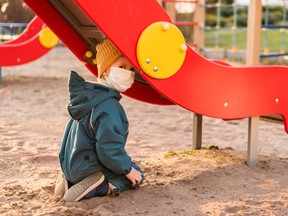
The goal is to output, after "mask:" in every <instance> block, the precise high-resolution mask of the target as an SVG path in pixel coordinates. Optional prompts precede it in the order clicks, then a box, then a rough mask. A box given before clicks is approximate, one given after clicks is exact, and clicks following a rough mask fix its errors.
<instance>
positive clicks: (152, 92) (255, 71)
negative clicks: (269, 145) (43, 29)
mask: <svg viewBox="0 0 288 216" xmlns="http://www.w3.org/2000/svg"><path fill="white" fill-rule="evenodd" d="M24 1H25V2H26V3H27V4H28V5H29V6H30V7H31V8H32V9H33V10H34V12H36V13H37V15H38V16H40V17H41V19H42V20H43V21H44V22H45V23H46V24H47V25H48V26H49V27H50V28H51V29H52V30H53V31H54V32H55V33H56V34H57V36H58V37H59V38H60V39H61V40H62V41H63V42H64V43H65V44H66V45H67V47H68V48H69V49H71V51H72V52H73V53H74V54H75V55H76V56H77V57H78V58H79V59H80V60H83V61H84V62H85V59H83V56H84V54H85V52H86V51H87V50H88V49H89V45H88V44H87V43H86V42H85V41H84V40H83V39H82V38H81V37H80V36H79V34H78V33H77V32H76V31H75V30H74V29H73V28H72V27H71V26H70V24H68V23H67V21H66V20H65V19H63V18H62V16H61V15H59V13H58V12H57V11H56V10H55V9H54V8H53V7H52V6H51V5H50V4H49V2H48V1H47V0H41V3H40V0H24ZM50 1H51V0H50ZM54 3H57V1H54ZM66 3H67V2H66ZM68 3H69V4H72V3H71V2H68ZM74 3H76V4H77V5H73V7H71V9H75V7H79V8H80V9H81V16H83V15H84V16H87V17H89V18H90V20H91V21H92V22H93V23H94V24H95V26H97V27H98V28H99V29H100V30H101V32H102V33H103V34H104V35H106V36H107V37H108V38H109V39H110V40H111V41H112V42H113V43H114V44H115V45H116V46H117V47H118V48H119V50H121V52H122V53H123V54H124V55H125V56H126V57H127V58H128V59H129V60H130V61H131V62H132V63H133V65H134V66H135V67H136V68H138V69H139V70H141V76H142V77H143V78H144V79H145V80H146V82H147V83H148V84H149V86H148V85H147V86H145V85H141V84H138V83H135V84H134V85H133V86H132V88H131V89H130V90H129V91H128V92H127V93H125V94H128V95H129V96H132V97H133V98H135V99H138V100H142V101H145V102H150V103H156V104H165V103H167V104H173V103H175V104H178V105H180V106H182V107H184V108H186V109H188V110H190V111H192V112H195V113H198V114H202V115H204V116H210V117H215V118H221V119H225V120H232V119H242V118H247V117H253V116H267V115H272V114H278V115H281V116H282V117H283V120H284V125H285V130H286V132H288V88H287V83H288V67H284V66H262V67H230V66H228V65H225V64H219V63H217V62H215V61H210V60H208V59H205V58H204V57H202V56H200V55H199V54H197V53H196V52H195V51H193V50H192V49H191V48H190V47H189V46H188V45H186V44H184V45H183V44H179V46H180V45H181V46H180V47H181V48H180V49H181V52H182V53H181V57H179V58H178V57H177V56H179V55H180V54H179V55H175V53H174V52H173V47H171V46H174V45H175V44H174V41H177V40H178V39H179V37H178V36H177V34H176V36H175V38H174V35H172V39H170V40H168V39H169V38H170V33H169V32H170V29H171V30H172V29H175V28H174V27H173V24H172V23H171V20H170V18H169V16H168V15H167V13H166V11H165V10H164V9H163V8H162V7H161V5H159V3H158V2H157V1H156V0H126V1H124V0H123V1H119V0H117V1H116V0H105V1H102V0H75V1H73V4H74ZM63 4H65V2H64V1H63ZM70 6H71V5H70ZM79 8H78V9H79ZM79 12H80V10H79ZM82 13H83V14H82ZM73 15H74V17H75V16H77V13H76V14H73ZM79 16H80V15H79ZM79 18H81V17H79ZM82 18H83V17H82ZM158 23H162V24H161V25H162V26H163V27H162V30H163V31H162V32H161V31H159V32H160V33H159V34H158V35H157V34H156V35H153V34H155V32H157V31H158V30H159V29H158V30H157V28H158V27H157V26H159V25H158ZM161 25H160V26H161ZM150 30H151V31H150ZM151 32H152V33H153V34H151ZM163 32H164V33H163ZM162 33H163V34H162ZM151 35H152V36H151ZM167 38H168V39H167ZM174 39H175V40H174ZM75 41H77V43H75ZM165 41H166V43H164V42H165ZM167 41H168V42H167ZM180 41H181V40H180ZM139 44H140V45H139ZM141 44H148V46H147V47H149V50H148V51H147V50H146V49H145V46H142V45H141ZM149 44H151V45H150V46H149ZM171 50H172V51H171ZM142 51H143V52H142ZM144 51H145V52H144ZM149 52H150V53H149ZM177 52H178V51H177ZM143 53H145V55H147V56H146V63H147V64H151V65H152V66H153V67H152V68H153V70H154V72H155V74H156V76H154V75H153V71H152V73H151V71H149V69H147V68H145V67H143V59H141V58H142V57H143V56H141V55H142V54H143ZM155 53H156V54H155ZM151 56H152V57H153V58H150V57H151ZM174 56H176V57H174ZM179 59H181V62H180V63H179V61H180V60H179ZM139 62H140V63H141V62H142V64H141V66H140V63H139ZM174 63H175V64H176V63H177V65H179V68H177V70H176V71H174V72H173V74H172V75H171V76H170V75H169V76H167V77H163V76H162V77H160V78H159V77H158V78H157V73H158V72H160V71H161V67H165V68H169V67H171V68H172V67H174V66H175V65H174ZM166 64H167V65H166ZM86 65H87V67H88V68H89V69H90V70H91V72H92V73H94V74H95V75H97V67H95V66H91V65H89V63H87V62H86ZM144 65H145V59H144ZM158 66H161V67H158ZM158 69H159V70H158ZM174 70H175V69H174ZM151 74H152V75H151ZM164 74H165V71H164ZM151 87H152V88H151ZM156 92H157V94H156ZM159 95H163V96H164V97H165V98H166V99H168V100H162V99H161V100H162V101H160V97H159ZM163 101H164V102H163Z"/></svg>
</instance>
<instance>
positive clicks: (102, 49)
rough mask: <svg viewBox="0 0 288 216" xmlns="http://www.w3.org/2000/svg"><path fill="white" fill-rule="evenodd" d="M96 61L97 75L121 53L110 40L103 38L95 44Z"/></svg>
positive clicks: (100, 74)
mask: <svg viewBox="0 0 288 216" xmlns="http://www.w3.org/2000/svg"><path fill="white" fill-rule="evenodd" d="M96 51H97V54H96V63H97V68H98V77H101V76H102V74H103V73H104V72H105V71H106V70H107V69H108V68H109V67H110V66H111V65H112V64H113V63H114V62H115V61H116V60H117V59H118V58H120V57H121V56H122V53H121V52H120V51H119V50H118V49H117V48H116V47H115V46H114V45H113V44H112V43H111V42H110V40H108V39H105V40H104V41H102V42H101V43H98V44H97V45H96Z"/></svg>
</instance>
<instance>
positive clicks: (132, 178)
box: [126, 167, 142, 186]
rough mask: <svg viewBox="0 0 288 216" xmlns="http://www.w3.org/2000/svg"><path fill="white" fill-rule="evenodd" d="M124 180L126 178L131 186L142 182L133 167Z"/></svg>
mask: <svg viewBox="0 0 288 216" xmlns="http://www.w3.org/2000/svg"><path fill="white" fill-rule="evenodd" d="M126 178H128V179H129V180H130V181H131V182H132V186H135V185H136V184H140V182H141V181H142V176H141V173H140V172H139V171H138V170H136V169H135V168H134V167H132V169H131V171H130V173H128V174H127V175H126Z"/></svg>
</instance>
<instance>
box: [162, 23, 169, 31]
mask: <svg viewBox="0 0 288 216" xmlns="http://www.w3.org/2000/svg"><path fill="white" fill-rule="evenodd" d="M169 28H170V25H169V24H168V23H163V25H162V30H163V31H168V30H169Z"/></svg>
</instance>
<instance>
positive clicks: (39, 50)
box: [0, 16, 58, 66]
mask: <svg viewBox="0 0 288 216" xmlns="http://www.w3.org/2000/svg"><path fill="white" fill-rule="evenodd" d="M57 42H58V38H57V37H56V36H55V35H54V36H53V33H52V32H51V31H50V30H49V29H48V28H47V27H46V25H45V24H44V23H43V21H42V20H41V19H40V18H39V17H37V16H36V17H35V18H34V19H32V20H31V22H30V23H29V24H28V26H27V28H26V29H25V30H24V31H23V32H22V34H20V35H19V37H17V38H16V39H15V40H11V41H7V42H3V43H0V66H15V65H20V64H26V63H28V62H31V61H33V60H36V59H37V58H40V57H41V56H43V55H45V54H46V53H47V52H48V51H50V50H51V48H52V47H54V46H55V45H56V44H57Z"/></svg>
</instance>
